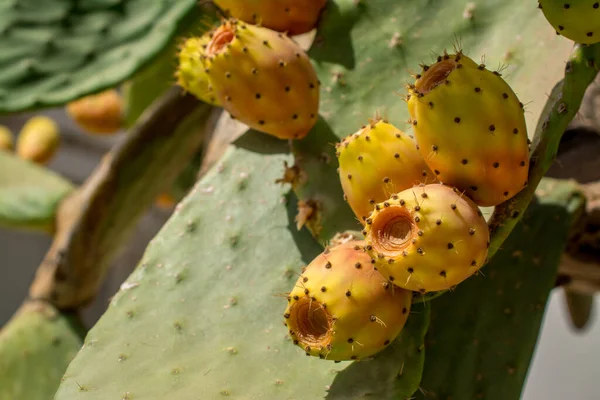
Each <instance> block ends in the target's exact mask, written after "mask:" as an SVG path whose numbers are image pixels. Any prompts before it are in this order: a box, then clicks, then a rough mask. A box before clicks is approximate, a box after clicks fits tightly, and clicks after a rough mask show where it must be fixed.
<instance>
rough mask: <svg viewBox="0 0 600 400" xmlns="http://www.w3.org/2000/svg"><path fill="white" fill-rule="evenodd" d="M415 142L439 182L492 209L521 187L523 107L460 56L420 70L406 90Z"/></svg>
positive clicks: (525, 154)
mask: <svg viewBox="0 0 600 400" xmlns="http://www.w3.org/2000/svg"><path fill="white" fill-rule="evenodd" d="M408 110H409V112H410V115H411V121H412V124H413V128H414V132H415V138H416V139H417V142H418V143H419V149H420V151H421V154H422V155H423V158H425V161H426V162H427V164H428V165H429V167H430V168H431V169H432V170H433V172H434V173H435V174H436V176H437V178H438V179H439V180H440V182H443V183H444V184H447V185H451V186H455V187H457V188H458V189H460V190H464V191H465V192H466V194H467V195H468V196H469V197H470V198H471V199H472V200H473V201H474V202H475V203H476V204H478V205H480V206H495V205H497V204H500V203H502V202H504V201H506V200H508V199H510V198H511V197H513V196H515V195H516V194H517V193H518V192H520V191H521V189H523V187H524V186H525V185H526V184H527V175H528V170H529V146H528V143H527V127H526V125H525V118H524V115H523V104H522V103H520V102H519V99H518V98H517V96H516V95H515V93H514V92H513V91H512V89H511V88H510V86H508V84H507V83H506V82H505V81H504V80H503V79H502V77H501V76H500V73H498V72H491V71H489V70H487V69H486V68H485V66H484V65H483V64H476V63H475V62H474V61H473V60H471V59H470V58H469V57H467V56H465V55H464V54H462V53H458V54H452V55H449V54H444V55H443V56H440V57H438V61H437V62H436V63H435V64H433V65H431V66H424V68H423V71H422V73H421V75H418V76H417V81H416V82H415V84H414V85H410V86H409V99H408Z"/></svg>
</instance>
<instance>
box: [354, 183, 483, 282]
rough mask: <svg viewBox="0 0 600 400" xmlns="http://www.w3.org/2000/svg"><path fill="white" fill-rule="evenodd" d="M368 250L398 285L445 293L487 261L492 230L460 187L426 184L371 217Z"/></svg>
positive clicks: (367, 230) (404, 193) (402, 194)
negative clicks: (444, 291)
mask: <svg viewBox="0 0 600 400" xmlns="http://www.w3.org/2000/svg"><path fill="white" fill-rule="evenodd" d="M363 233H364V234H365V239H366V246H365V250H366V251H367V253H368V254H369V256H370V257H371V259H372V261H373V262H375V265H376V267H377V269H378V271H379V272H380V273H381V274H382V275H383V276H385V277H386V278H388V279H389V280H390V281H392V282H393V283H394V284H395V285H397V286H399V287H401V288H404V289H408V290H413V291H419V292H422V293H425V292H431V291H438V290H445V289H449V288H451V287H453V286H454V285H457V284H459V283H460V282H462V281H463V280H465V279H467V278H468V277H469V276H471V275H473V274H474V273H475V272H476V271H478V270H479V268H481V267H482V266H483V264H484V263H485V260H486V257H487V253H488V246H489V239H490V235H489V230H488V226H487V224H486V221H485V219H484V218H483V215H482V213H481V211H480V210H479V208H477V206H476V205H475V204H474V203H473V202H472V201H471V200H470V199H469V198H468V197H467V196H465V195H464V194H463V193H461V192H459V191H458V190H457V189H455V188H452V187H449V186H445V185H442V184H432V185H420V186H417V187H414V188H411V189H407V190H404V191H402V192H400V193H397V194H395V195H393V196H392V197H391V198H390V199H389V200H387V201H385V202H384V203H380V204H378V207H377V209H375V210H374V211H373V213H372V214H371V215H370V217H369V218H367V225H366V226H365V231H364V232H363Z"/></svg>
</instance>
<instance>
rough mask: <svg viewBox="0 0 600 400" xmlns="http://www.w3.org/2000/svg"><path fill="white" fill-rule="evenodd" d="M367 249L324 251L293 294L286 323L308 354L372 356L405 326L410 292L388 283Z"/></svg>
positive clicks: (356, 244)
mask: <svg viewBox="0 0 600 400" xmlns="http://www.w3.org/2000/svg"><path fill="white" fill-rule="evenodd" d="M363 247H364V242H363V241H350V242H347V243H344V244H340V245H338V246H335V247H332V248H330V249H328V250H326V251H325V252H323V253H322V254H320V255H319V256H317V257H316V258H315V259H314V260H313V261H312V262H311V263H310V264H309V265H308V266H307V267H306V269H305V270H304V271H303V273H302V275H301V276H300V278H299V279H298V282H297V283H296V285H295V286H294V289H293V290H292V292H291V293H290V294H289V296H288V306H287V309H286V311H285V313H284V317H285V323H286V325H287V327H288V329H289V334H290V336H291V338H292V340H293V341H294V344H296V345H297V346H300V347H301V348H302V349H304V351H305V352H306V353H307V354H308V355H311V356H316V357H320V358H324V359H327V360H334V361H341V360H356V359H361V358H365V357H369V356H371V355H373V354H375V353H377V352H378V351H380V350H382V349H383V348H385V347H386V346H387V345H388V344H390V343H391V342H392V341H393V340H394V339H395V338H396V336H398V334H399V333H400V331H401V330H402V328H403V327H404V324H405V323H406V319H407V318H408V313H409V311H410V305H411V299H412V294H411V292H409V291H407V290H402V289H400V288H397V287H395V286H393V285H392V284H390V283H389V282H388V281H387V280H386V279H384V278H383V277H382V276H381V275H380V274H379V273H378V272H377V271H376V270H375V269H374V268H373V264H371V258H370V257H369V256H368V255H367V254H366V253H365V252H364V251H363Z"/></svg>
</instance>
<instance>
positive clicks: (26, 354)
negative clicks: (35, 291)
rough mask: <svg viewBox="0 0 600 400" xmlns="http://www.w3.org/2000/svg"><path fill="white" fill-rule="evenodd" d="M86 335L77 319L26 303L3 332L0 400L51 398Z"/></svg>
mask: <svg viewBox="0 0 600 400" xmlns="http://www.w3.org/2000/svg"><path fill="white" fill-rule="evenodd" d="M84 334H85V332H84V329H83V327H82V325H81V323H80V322H79V320H78V318H77V317H76V316H74V315H68V314H61V313H59V312H58V311H57V310H56V309H54V308H53V307H52V306H50V305H47V304H44V303H35V302H32V303H26V304H25V305H24V306H23V307H21V309H20V310H19V312H18V313H17V314H16V315H15V316H14V317H13V319H12V320H10V321H9V322H8V324H7V325H6V326H4V327H3V328H2V331H1V332H0V354H2V357H0V400H15V399H27V400H48V399H51V398H52V396H53V395H54V393H55V392H56V389H57V388H58V385H59V383H60V378H61V377H62V375H63V373H64V371H65V369H66V368H67V365H68V364H69V362H70V361H71V360H72V359H73V357H75V354H77V352H78V351H79V349H80V348H81V344H82V342H83V336H84Z"/></svg>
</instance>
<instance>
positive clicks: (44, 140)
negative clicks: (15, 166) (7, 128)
mask: <svg viewBox="0 0 600 400" xmlns="http://www.w3.org/2000/svg"><path fill="white" fill-rule="evenodd" d="M59 143H60V134H59V127H58V125H57V124H56V122H54V121H53V120H52V119H50V118H48V117H45V116H36V117H33V118H31V119H30V120H29V121H27V122H26V123H25V125H23V128H22V129H21V132H19V136H18V137H17V154H18V155H19V157H21V158H23V159H25V160H30V161H33V162H35V163H38V164H46V163H47V162H48V161H50V160H51V159H52V157H53V156H54V154H55V153H56V150H57V149H58V145H59Z"/></svg>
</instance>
